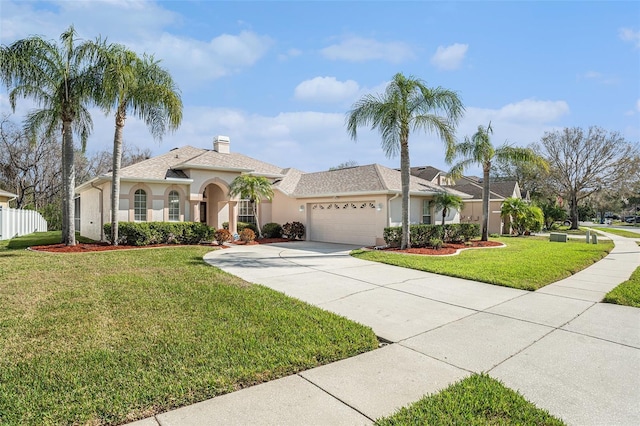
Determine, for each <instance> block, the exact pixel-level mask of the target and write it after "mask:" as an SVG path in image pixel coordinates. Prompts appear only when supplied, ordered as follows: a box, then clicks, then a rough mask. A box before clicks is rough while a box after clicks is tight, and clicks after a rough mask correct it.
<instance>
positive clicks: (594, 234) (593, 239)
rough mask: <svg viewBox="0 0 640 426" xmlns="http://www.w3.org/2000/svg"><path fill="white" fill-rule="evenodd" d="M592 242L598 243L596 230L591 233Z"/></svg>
mask: <svg viewBox="0 0 640 426" xmlns="http://www.w3.org/2000/svg"><path fill="white" fill-rule="evenodd" d="M591 244H598V235H597V234H596V233H595V232H594V233H593V235H591Z"/></svg>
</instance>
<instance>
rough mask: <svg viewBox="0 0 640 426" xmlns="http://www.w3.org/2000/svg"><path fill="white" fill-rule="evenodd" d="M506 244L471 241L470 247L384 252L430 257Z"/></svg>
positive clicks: (391, 250) (386, 249)
mask: <svg viewBox="0 0 640 426" xmlns="http://www.w3.org/2000/svg"><path fill="white" fill-rule="evenodd" d="M503 245H504V244H502V243H500V242H498V241H471V244H470V245H465V244H452V243H447V244H444V245H443V246H442V248H440V249H438V250H436V249H433V248H430V247H416V248H409V249H405V250H400V249H399V248H393V247H389V248H384V249H381V250H382V251H389V252H393V253H405V254H422V255H428V256H444V255H451V254H455V253H456V252H457V251H458V250H460V249H468V248H485V247H500V246H503Z"/></svg>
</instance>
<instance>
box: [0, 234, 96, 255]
mask: <svg viewBox="0 0 640 426" xmlns="http://www.w3.org/2000/svg"><path fill="white" fill-rule="evenodd" d="M76 240H77V241H78V242H81V243H93V242H95V241H93V240H90V239H88V238H84V237H81V236H80V235H79V234H78V233H76ZM60 241H61V234H60V231H49V232H36V233H35V234H29V235H23V236H22V237H19V238H14V239H12V240H9V241H2V242H0V244H3V246H6V248H9V249H12V250H19V249H25V248H27V247H31V246H35V245H41V246H47V245H50V244H60ZM0 247H2V246H0Z"/></svg>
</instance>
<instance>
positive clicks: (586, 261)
mask: <svg viewBox="0 0 640 426" xmlns="http://www.w3.org/2000/svg"><path fill="white" fill-rule="evenodd" d="M491 240H492V241H500V242H503V243H505V244H506V245H507V246H506V247H504V248H491V249H472V250H464V251H462V252H461V253H460V254H459V255H457V256H442V257H438V256H420V255H405V254H398V253H392V252H385V251H382V250H380V251H378V250H375V251H365V250H354V251H353V252H352V255H353V256H355V257H358V258H360V259H364V260H371V261H375V262H381V263H387V264H390V265H395V266H402V267H405V268H411V269H417V270H421V271H426V272H433V273H436V274H441V275H449V276H452V277H459V278H466V279H470V280H474V281H481V282H486V283H489V284H497V285H502V286H506V287H513V288H519V289H523V290H537V289H539V288H541V287H544V286H545V285H547V284H551V283H553V282H556V281H558V280H561V279H563V278H566V277H569V276H571V275H572V274H575V273H576V272H578V271H580V270H582V269H584V268H586V267H588V266H590V265H593V263H594V262H597V261H598V260H600V259H602V258H603V257H604V256H606V255H607V254H608V253H609V252H610V251H611V249H612V248H613V242H612V241H602V240H601V241H600V242H599V243H598V244H597V245H593V244H586V243H585V242H584V241H582V240H572V239H569V240H568V242H566V243H556V242H553V243H552V242H549V239H548V238H544V237H502V238H492V239H491Z"/></svg>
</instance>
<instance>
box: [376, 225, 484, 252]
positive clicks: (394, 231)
mask: <svg viewBox="0 0 640 426" xmlns="http://www.w3.org/2000/svg"><path fill="white" fill-rule="evenodd" d="M479 236H480V225H478V224H476V223H451V224H448V225H445V226H444V227H443V226H442V225H424V224H420V225H410V226H409V240H410V241H411V246H412V247H428V246H431V239H432V238H436V239H439V240H441V241H442V242H447V243H449V242H452V243H461V242H463V241H469V240H470V239H472V238H476V237H479ZM383 237H384V242H385V243H386V244H387V245H388V246H390V247H400V243H401V241H402V227H401V226H390V227H388V228H384V233H383Z"/></svg>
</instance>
